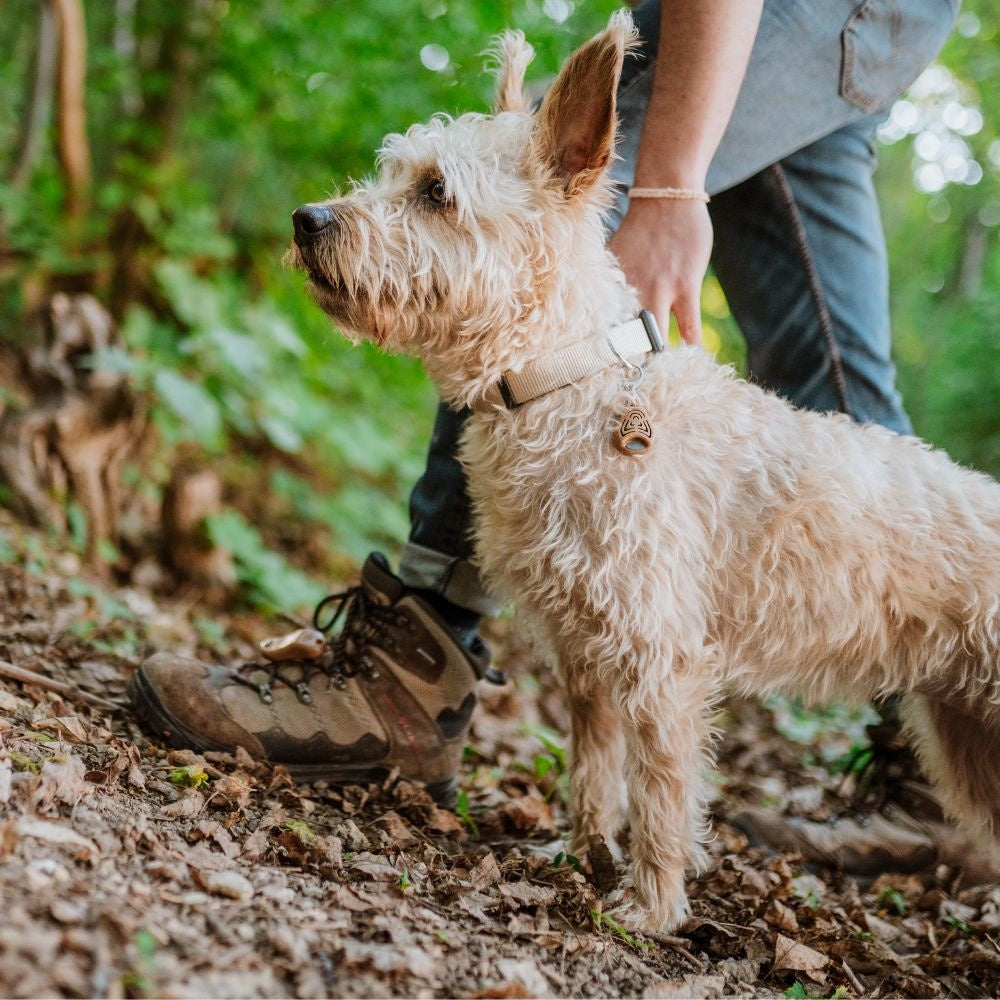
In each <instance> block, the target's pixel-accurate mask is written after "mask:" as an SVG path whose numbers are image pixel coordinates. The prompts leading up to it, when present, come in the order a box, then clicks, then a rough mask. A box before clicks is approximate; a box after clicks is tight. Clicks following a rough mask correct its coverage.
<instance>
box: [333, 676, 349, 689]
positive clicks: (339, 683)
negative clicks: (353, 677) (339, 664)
mask: <svg viewBox="0 0 1000 1000" xmlns="http://www.w3.org/2000/svg"><path fill="white" fill-rule="evenodd" d="M333 686H334V687H335V688H336V689H337V690H338V691H343V690H344V688H345V687H347V678H346V677H344V676H343V675H342V674H337V676H336V677H334V679H333Z"/></svg>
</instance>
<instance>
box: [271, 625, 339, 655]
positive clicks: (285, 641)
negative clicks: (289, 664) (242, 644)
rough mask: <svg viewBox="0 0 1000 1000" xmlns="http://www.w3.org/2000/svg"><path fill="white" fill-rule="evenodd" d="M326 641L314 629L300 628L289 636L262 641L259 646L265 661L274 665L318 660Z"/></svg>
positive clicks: (321, 634)
mask: <svg viewBox="0 0 1000 1000" xmlns="http://www.w3.org/2000/svg"><path fill="white" fill-rule="evenodd" d="M325 642H326V639H325V638H324V636H323V633H322V632H319V631H317V630H316V629H314V628H299V629H296V630H295V631H294V632H289V633H288V635H281V636H277V637H275V638H273V639H261V640H260V642H259V643H258V644H257V647H258V649H260V651H261V654H262V655H263V656H264V659H266V660H270V661H271V662H272V663H279V662H281V661H283V660H316V659H319V657H320V656H322V655H323V646H324V644H325Z"/></svg>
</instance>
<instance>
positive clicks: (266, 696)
mask: <svg viewBox="0 0 1000 1000" xmlns="http://www.w3.org/2000/svg"><path fill="white" fill-rule="evenodd" d="M257 695H258V696H259V697H260V700H261V701H262V702H264V704H265V705H270V704H271V703H272V702H273V701H274V693H273V692H272V691H271V685H270V684H258V685H257Z"/></svg>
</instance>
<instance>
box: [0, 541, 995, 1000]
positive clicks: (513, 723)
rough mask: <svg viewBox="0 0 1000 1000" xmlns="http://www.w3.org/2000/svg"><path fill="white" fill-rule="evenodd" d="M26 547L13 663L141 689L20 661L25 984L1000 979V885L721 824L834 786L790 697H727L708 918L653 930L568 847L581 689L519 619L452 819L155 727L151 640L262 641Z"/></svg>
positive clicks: (398, 796)
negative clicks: (138, 674)
mask: <svg viewBox="0 0 1000 1000" xmlns="http://www.w3.org/2000/svg"><path fill="white" fill-rule="evenodd" d="M22 562H27V563H28V566H27V567H25V566H7V567H5V568H2V569H0V596H2V602H0V660H3V661H4V662H6V663H9V664H13V665H14V666H18V667H21V668H22V669H29V670H32V671H35V672H37V673H40V674H44V675H46V676H48V677H50V678H53V679H55V680H59V681H63V682H66V683H69V684H71V685H72V686H73V687H74V688H77V689H79V690H80V691H82V692H84V694H88V693H89V694H90V695H92V696H97V697H99V698H102V699H106V700H108V701H110V702H112V703H114V704H118V705H121V706H122V707H121V708H120V709H119V710H116V711H111V710H109V709H107V708H105V707H101V706H94V705H91V704H88V703H86V702H84V701H82V700H77V699H73V698H70V697H69V696H67V695H65V694H62V693H59V692H56V691H52V690H46V689H42V688H40V687H34V686H31V685H25V684H22V683H18V682H16V681H12V680H9V679H0V911H2V913H3V915H4V919H3V921H2V922H0V994H3V995H9V996H17V997H28V996H40V995H62V996H115V997H119V996H135V997H143V996H164V995H171V996H192V997H193V996H206V997H207V996H211V997H229V996H247V997H252V996H302V997H305V996H342V997H349V996H373V997H375V996H480V997H524V996H567V997H568V996H706V997H707V996H722V995H742V996H780V995H784V996H791V997H795V996H798V997H805V996H825V997H829V996H838V997H848V996H859V995H862V994H863V995H867V996H881V997H886V996H909V997H918V996H919V997H931V996H933V997H937V996H955V995H957V996H996V995H998V993H1000V953H998V948H997V941H998V939H1000V890H998V889H997V888H996V887H993V886H983V887H977V888H971V889H966V890H961V891H952V887H951V885H950V882H949V880H950V879H951V874H952V873H950V872H949V871H947V870H944V869H940V870H938V871H937V872H935V873H930V874H928V875H927V876H926V877H925V878H917V877H912V876H911V877H885V878H882V879H880V880H879V881H878V882H876V883H875V884H874V885H872V886H869V887H868V888H866V889H861V888H859V887H858V886H857V885H856V884H855V883H853V882H852V881H850V880H845V879H841V878H838V877H837V876H836V875H835V874H832V873H821V874H820V875H816V874H810V873H808V872H805V871H804V870H803V868H802V865H801V863H800V862H799V860H798V859H797V858H795V857H793V856H788V857H768V856H766V855H765V854H764V853H763V852H761V851H760V850H757V849H754V848H750V847H748V846H747V842H746V839H745V838H744V837H743V836H742V835H741V834H740V833H739V832H738V831H737V830H735V829H734V828H732V827H730V826H728V825H727V824H726V823H725V822H724V821H723V819H722V818H723V817H725V816H727V815H732V811H733V809H734V808H735V807H736V805H737V804H738V803H740V802H743V803H748V802H749V803H756V804H759V803H760V802H761V801H763V800H767V801H768V802H770V803H771V804H772V805H773V806H774V807H775V808H785V809H788V810H793V811H798V812H809V811H816V810H819V811H820V812H822V811H823V810H828V809H829V808H830V803H831V801H833V800H835V799H836V796H837V794H838V793H837V791H836V780H835V779H834V778H831V777H830V775H829V774H828V772H827V769H826V768H825V767H822V766H820V765H818V764H817V763H815V760H816V759H818V758H817V748H816V747H812V746H809V745H807V744H789V743H787V742H786V741H785V740H783V739H782V738H781V737H779V736H777V735H776V734H775V732H774V729H773V726H772V718H771V714H770V713H769V712H767V711H764V710H762V709H759V708H756V707H754V706H750V705H743V704H737V705H733V706H730V708H729V710H728V712H727V719H726V720H725V726H726V729H727V732H728V735H727V737H726V740H725V743H724V746H723V752H722V755H721V759H720V764H719V771H720V774H719V776H718V788H719V796H718V799H717V802H716V813H717V823H716V830H717V834H718V835H717V837H716V839H715V841H714V843H713V844H712V851H711V856H712V863H711V868H710V870H709V871H708V872H706V873H705V874H704V875H703V876H701V877H700V878H698V879H697V880H695V881H693V882H692V883H691V885H690V891H691V895H692V899H693V905H694V912H695V916H694V918H693V919H692V921H691V922H690V923H689V924H688V925H687V927H685V928H684V929H683V930H682V931H681V932H680V933H679V934H678V935H677V936H675V937H672V938H667V939H660V940H654V939H646V938H641V937H637V936H632V935H629V934H627V933H625V932H623V931H621V929H620V928H618V927H617V926H616V925H615V924H614V923H613V922H612V921H609V920H607V919H606V918H604V917H602V916H601V912H600V896H599V894H598V893H597V891H596V890H595V889H594V888H593V887H592V886H591V885H590V884H589V883H588V882H587V880H586V879H585V878H584V876H583V875H581V874H580V873H579V872H577V871H576V870H575V869H574V867H573V865H572V863H570V862H569V861H567V859H566V857H565V853H564V848H563V843H562V838H563V836H564V835H565V833H566V829H567V816H566V811H565V808H564V805H563V802H562V794H563V791H564V786H565V777H564V759H563V753H562V750H561V745H560V741H559V738H558V737H557V736H556V735H555V734H556V732H557V731H558V730H559V729H561V728H562V726H563V725H564V722H565V719H564V715H563V709H562V703H561V700H560V698H559V695H558V692H557V691H556V690H555V689H554V688H553V686H552V684H551V682H550V680H549V679H548V678H547V677H545V676H544V675H543V676H541V677H538V678H536V677H535V676H534V675H533V674H532V673H531V672H530V670H529V667H530V658H529V656H528V654H527V652H526V650H525V649H524V648H523V647H521V646H520V645H519V644H518V643H517V642H516V641H514V640H513V639H511V638H510V637H509V636H508V635H505V634H504V630H498V631H497V634H496V635H495V636H494V640H495V641H497V642H498V644H499V647H500V655H501V659H502V660H503V663H504V665H505V666H506V667H507V669H508V670H509V671H510V672H511V674H512V676H513V677H514V682H513V683H511V684H510V685H509V686H508V687H507V688H505V689H502V690H496V689H494V690H493V691H486V692H484V694H485V695H486V697H487V698H488V703H487V705H486V707H485V710H481V711H480V714H479V715H478V716H477V720H476V723H475V727H474V731H473V738H472V740H471V743H472V746H473V747H474V748H475V749H474V750H470V752H469V754H468V760H467V762H466V769H465V772H464V780H463V787H462V794H461V796H460V800H459V805H458V808H457V813H452V812H448V811H445V810H442V809H439V808H437V807H436V806H435V805H434V804H433V803H432V802H431V800H430V799H429V798H428V797H427V795H426V794H425V793H424V791H423V790H422V789H421V788H419V787H417V786H414V785H412V784H410V783H408V782H405V781H400V780H393V779H392V778H390V780H388V781H386V782H385V783H384V784H383V785H381V786H371V787H366V788H361V787H351V788H346V789H332V788H329V787H325V786H323V785H322V784H320V785H315V786H312V787H296V786H295V785H294V784H293V783H292V782H291V781H290V780H289V779H288V776H287V774H285V773H284V772H283V771H282V770H281V769H280V768H279V769H275V770H272V769H270V768H267V767H262V766H259V765H256V764H254V763H253V762H252V761H250V760H249V758H247V757H246V756H245V755H242V754H239V755H236V756H233V755H228V754H206V755H204V756H197V755H194V754H191V753H189V752H184V751H181V752H178V751H169V750H167V749H165V748H163V747H160V746H157V745H155V744H152V743H150V742H149V741H148V739H147V738H146V737H145V735H144V734H143V733H142V732H141V731H140V730H139V729H138V728H137V727H136V726H135V724H134V722H133V720H132V719H131V717H130V715H129V713H128V712H127V710H126V709H125V708H124V688H125V684H126V682H127V680H128V677H129V675H130V673H131V671H132V670H133V669H134V667H135V664H136V662H137V661H138V659H139V658H140V657H141V655H143V653H144V652H145V651H146V650H147V649H149V648H151V646H152V645H156V646H160V647H163V646H165V645H167V644H168V643H172V644H175V645H177V646H179V647H182V648H184V649H185V650H186V651H188V652H195V651H199V650H200V652H201V653H202V654H203V655H205V654H207V653H209V652H210V649H208V648H207V647H206V646H205V640H206V639H212V640H214V641H219V637H220V636H221V635H222V634H224V632H225V630H226V629H230V628H231V629H232V630H233V631H232V633H231V634H232V635H233V636H235V644H236V649H237V652H240V651H241V649H242V645H245V643H246V641H247V639H249V638H250V635H249V634H244V635H243V636H242V637H241V636H240V634H239V632H238V625H237V623H230V622H227V621H225V620H210V619H206V618H203V617H200V616H199V614H198V612H197V611H191V610H190V609H186V608H184V607H181V606H167V605H165V604H163V603H162V602H158V601H157V600H155V599H154V598H153V597H152V596H151V595H149V594H148V593H144V592H142V591H138V590H134V589H133V590H128V591H119V592H117V593H113V592H105V591H102V590H100V589H98V588H96V587H93V586H90V585H86V584H82V583H81V582H80V581H79V579H78V578H77V577H76V575H75V572H74V571H75V566H74V565H73V564H72V559H71V558H69V557H58V556H45V557H44V558H43V557H42V556H41V555H39V554H38V553H37V552H36V554H35V556H34V557H33V556H31V553H30V552H29V553H27V554H22ZM252 631H253V630H252V628H250V629H249V632H252ZM123 652H124V653H127V655H122V653H123ZM810 760H811V761H813V762H811V763H810V762H808V761H810ZM803 761H807V763H803ZM612 874H613V873H612ZM607 875H608V873H605V876H607Z"/></svg>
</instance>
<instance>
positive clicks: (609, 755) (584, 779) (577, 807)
mask: <svg viewBox="0 0 1000 1000" xmlns="http://www.w3.org/2000/svg"><path fill="white" fill-rule="evenodd" d="M566 673H567V678H566V682H567V683H566V689H567V700H568V703H569V713H570V724H571V737H570V772H569V773H570V778H569V794H570V806H571V810H572V814H573V836H572V839H571V841H570V852H571V853H572V854H574V855H576V857H578V858H585V857H586V856H587V852H588V850H589V848H590V842H591V838H592V837H601V838H603V839H604V842H605V843H606V844H607V846H608V847H609V848H610V850H611V852H612V853H613V854H614V855H616V856H620V852H619V850H618V846H617V843H616V841H615V835H616V834H617V833H618V831H619V829H620V828H621V825H622V822H623V821H624V818H625V817H624V808H623V807H624V795H623V792H624V783H623V778H622V764H623V760H624V756H625V754H624V744H623V742H622V734H621V725H620V723H619V721H618V713H617V711H616V710H615V707H614V704H613V703H612V701H611V696H610V694H609V692H608V690H607V687H606V686H605V685H604V684H602V683H601V682H599V681H598V680H597V678H596V671H585V672H584V673H582V674H576V673H574V672H573V671H566Z"/></svg>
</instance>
